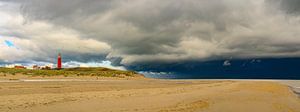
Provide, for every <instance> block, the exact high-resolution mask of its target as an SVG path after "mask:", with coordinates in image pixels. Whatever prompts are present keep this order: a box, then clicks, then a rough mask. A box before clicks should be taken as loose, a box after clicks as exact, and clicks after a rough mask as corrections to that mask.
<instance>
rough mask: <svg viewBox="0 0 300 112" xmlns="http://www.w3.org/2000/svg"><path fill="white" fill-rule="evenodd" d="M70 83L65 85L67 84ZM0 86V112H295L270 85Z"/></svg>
mask: <svg viewBox="0 0 300 112" xmlns="http://www.w3.org/2000/svg"><path fill="white" fill-rule="evenodd" d="M68 80H71V81H68ZM6 81H7V82H5V81H4V80H2V82H0V112H299V111H300V99H299V98H298V96H297V95H296V94H294V93H293V92H292V90H291V89H289V87H288V86H286V85H283V84H282V83H278V82H276V81H235V80H234V81H232V80H158V79H126V80H119V79H98V80H78V79H77V80H73V79H65V80H58V79H57V80H56V79H52V80H48V81H47V80H46V81H45V80H40V79H38V80H6Z"/></svg>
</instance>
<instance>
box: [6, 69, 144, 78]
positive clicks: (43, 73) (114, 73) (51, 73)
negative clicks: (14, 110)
mask: <svg viewBox="0 0 300 112" xmlns="http://www.w3.org/2000/svg"><path fill="white" fill-rule="evenodd" d="M6 75H13V76H16V75H23V77H24V76H28V77H29V76H30V77H59V76H64V77H78V76H95V77H118V78H126V77H127V78H128V77H143V75H141V74H138V73H136V72H134V71H123V70H114V69H109V68H103V67H76V68H64V69H61V70H32V69H16V68H3V67H2V68H1V67H0V77H1V76H2V77H3V76H6ZM13 76H12V77H13Z"/></svg>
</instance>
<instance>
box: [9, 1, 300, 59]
mask: <svg viewBox="0 0 300 112" xmlns="http://www.w3.org/2000/svg"><path fill="white" fill-rule="evenodd" d="M15 3H18V4H20V5H21V13H22V15H23V16H24V17H25V20H26V21H29V22H28V23H27V24H29V25H30V24H32V22H33V23H34V22H36V21H42V22H45V23H47V24H53V26H55V28H59V27H62V29H66V30H67V32H68V31H69V30H70V31H74V32H76V35H75V36H76V38H77V39H79V40H86V39H91V40H93V41H95V42H98V44H99V42H100V43H103V44H106V47H107V48H106V49H103V50H106V51H105V52H102V53H98V54H97V52H101V51H102V50H96V49H95V48H98V49H100V48H102V47H96V46H91V47H89V48H86V49H84V50H85V51H89V50H91V52H88V53H90V54H91V57H92V58H95V57H94V56H95V54H96V56H100V57H101V56H106V55H107V57H106V58H110V59H112V60H114V61H113V63H114V64H116V63H121V64H125V65H126V64H132V63H136V62H137V63H138V62H141V63H146V62H166V63H167V62H180V61H189V60H211V59H217V58H228V57H234V58H251V57H282V56H300V48H299V46H300V39H299V38H298V37H299V36H300V33H298V30H299V29H300V23H299V19H297V18H295V17H293V16H290V15H283V14H282V13H277V12H280V11H281V10H284V11H286V13H292V14H298V12H299V8H298V5H295V4H299V3H298V1H296V0H280V1H275V0H266V1H264V0H255V1H249V0H209V1H208V0H184V1H183V0H163V1H161V0H122V1H120V0H112V1H107V0H89V1H86V0H62V1H54V0H42V1H41V0H27V1H15ZM274 7H281V8H279V9H277V8H274ZM272 11H274V12H276V13H274V12H272ZM50 30H53V29H50ZM72 34H73V33H72ZM11 35H12V34H11ZM15 35H17V34H15ZM18 35H19V34H18ZM22 35H23V36H19V37H27V36H28V34H22ZM31 36H32V35H31ZM53 36H57V35H53ZM71 36H73V35H71ZM28 38H29V39H30V38H32V37H30V36H29V37H28ZM37 38H38V37H37ZM37 38H35V39H36V43H38V42H41V41H43V39H37ZM46 40H47V39H46ZM61 44H62V43H60V44H53V45H56V46H60V45H61ZM69 44H70V43H69ZM103 44H101V45H103ZM70 45H73V44H70ZM99 45H100V44H99ZM38 46H41V45H38ZM74 46H76V45H74ZM78 46H79V45H78ZM80 46H85V45H80ZM44 49H45V48H44ZM84 50H83V51H84ZM64 52H72V53H71V54H72V55H76V54H85V53H87V52H76V51H75V50H74V49H72V48H69V49H67V50H66V51H64ZM70 56H71V55H70ZM87 57H89V56H87ZM74 59H76V58H74ZM78 60H80V59H78Z"/></svg>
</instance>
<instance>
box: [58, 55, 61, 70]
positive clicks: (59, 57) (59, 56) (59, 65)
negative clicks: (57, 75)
mask: <svg viewBox="0 0 300 112" xmlns="http://www.w3.org/2000/svg"><path fill="white" fill-rule="evenodd" d="M57 69H61V55H60V53H58V57H57Z"/></svg>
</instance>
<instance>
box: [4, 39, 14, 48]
mask: <svg viewBox="0 0 300 112" xmlns="http://www.w3.org/2000/svg"><path fill="white" fill-rule="evenodd" d="M4 43H5V45H6V46H8V47H14V46H15V45H14V43H13V42H12V41H9V40H5V41H4Z"/></svg>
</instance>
